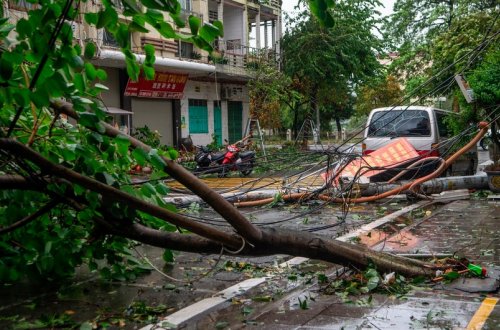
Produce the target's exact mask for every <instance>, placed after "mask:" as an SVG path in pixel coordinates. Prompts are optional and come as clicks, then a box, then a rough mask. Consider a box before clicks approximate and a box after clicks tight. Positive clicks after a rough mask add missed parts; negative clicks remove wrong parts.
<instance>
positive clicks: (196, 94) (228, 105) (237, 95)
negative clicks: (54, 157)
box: [3, 0, 282, 147]
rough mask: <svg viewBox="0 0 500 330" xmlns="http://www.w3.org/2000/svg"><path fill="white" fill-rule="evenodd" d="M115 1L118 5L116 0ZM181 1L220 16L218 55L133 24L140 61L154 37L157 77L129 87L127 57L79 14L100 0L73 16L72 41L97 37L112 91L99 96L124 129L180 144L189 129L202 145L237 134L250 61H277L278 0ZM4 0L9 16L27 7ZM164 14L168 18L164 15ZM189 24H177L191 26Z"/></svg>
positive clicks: (190, 10)
mask: <svg viewBox="0 0 500 330" xmlns="http://www.w3.org/2000/svg"><path fill="white" fill-rule="evenodd" d="M113 2H114V3H115V4H116V5H117V6H118V7H120V4H121V1H119V0H113ZM179 2H180V3H181V7H182V16H183V18H185V19H186V21H187V19H188V17H189V16H190V15H195V16H198V17H200V18H201V19H202V21H203V22H204V23H209V22H213V21H214V20H219V21H221V22H222V23H223V25H224V33H225V35H224V37H223V38H220V39H219V40H217V41H216V43H215V44H214V49H215V52H216V53H217V54H218V55H219V58H217V59H214V58H212V57H211V56H210V55H209V54H208V53H207V52H205V51H203V50H200V49H197V48H196V47H195V46H194V45H193V44H190V43H187V42H184V41H176V40H171V39H165V38H163V37H162V36H161V35H160V34H159V33H158V32H156V31H150V32H148V33H140V32H134V33H132V35H131V44H132V50H133V51H134V53H135V54H136V56H137V58H138V60H139V61H140V60H141V59H142V58H143V56H144V55H143V54H144V51H143V49H144V46H145V45H146V44H151V45H153V46H154V47H155V49H156V63H155V69H156V71H157V74H156V77H155V80H154V81H148V82H144V81H143V82H142V84H140V86H139V87H138V89H137V88H134V87H137V86H136V85H134V83H133V82H129V77H128V75H127V72H126V69H125V58H124V56H123V54H122V53H121V52H120V50H119V47H118V45H117V43H116V41H115V40H114V39H113V37H112V36H111V35H109V34H108V33H107V32H106V31H104V30H103V29H100V30H97V29H96V28H95V27H91V26H88V25H87V24H86V23H85V22H84V19H83V14H84V13H85V12H90V11H92V12H95V11H97V10H98V9H99V6H102V4H101V3H100V2H99V1H87V2H86V3H81V4H80V8H79V10H80V15H79V16H80V19H78V20H76V21H74V22H71V25H72V28H73V32H74V38H75V42H79V43H81V44H82V46H83V45H84V44H85V43H86V42H94V43H95V44H96V45H97V54H96V57H95V58H94V60H93V62H94V65H96V66H97V67H100V68H102V69H104V70H105V71H106V72H107V74H108V79H107V81H106V83H105V85H106V86H107V87H108V88H109V91H107V92H105V93H103V94H102V100H103V102H104V104H105V105H106V107H108V109H109V112H110V114H112V115H113V117H114V120H115V124H116V125H117V126H120V127H121V128H123V129H124V130H127V131H128V132H133V131H134V129H136V128H139V127H143V126H148V127H149V128H150V129H151V130H157V131H158V132H159V133H160V135H161V142H162V143H163V144H167V145H170V146H177V147H179V143H180V140H181V139H182V138H186V137H188V136H190V137H191V139H192V140H193V143H194V144H195V145H205V144H208V143H211V142H212V141H213V139H215V140H216V141H217V143H219V144H222V143H223V141H224V140H228V141H229V142H234V141H237V140H239V139H241V138H242V136H243V134H244V131H245V128H246V123H247V119H248V117H249V98H248V89H247V83H248V81H249V80H250V79H251V76H252V74H251V70H249V67H250V66H251V65H252V61H253V60H255V59H256V58H262V56H265V57H266V58H267V59H269V60H270V61H276V63H278V60H279V55H278V54H279V53H280V45H279V41H280V37H281V26H282V23H281V0H270V1H266V2H265V3H264V1H259V0H179ZM3 6H4V9H5V10H4V12H5V13H7V15H9V17H10V18H11V19H12V20H13V21H15V20H16V19H18V18H19V17H22V16H23V15H24V14H25V12H26V11H27V10H29V9H30V8H31V4H30V3H29V2H27V1H26V0H20V1H16V0H9V1H5V2H4V3H3ZM164 16H165V20H166V21H170V22H171V19H170V17H169V16H168V15H164ZM120 19H121V20H122V21H125V22H126V21H127V20H129V19H130V18H127V17H125V16H122V15H120ZM172 25H173V24H172ZM188 29H189V28H183V29H178V32H180V33H186V34H188V33H189V31H188ZM251 35H253V36H254V38H253V39H252V40H251V38H250V36H251ZM250 44H252V45H253V46H254V47H250ZM214 62H215V63H214Z"/></svg>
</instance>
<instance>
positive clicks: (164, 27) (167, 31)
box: [158, 22, 175, 38]
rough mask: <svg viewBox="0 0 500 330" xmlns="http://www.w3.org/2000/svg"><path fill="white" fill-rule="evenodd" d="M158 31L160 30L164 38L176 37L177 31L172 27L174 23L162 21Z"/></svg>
mask: <svg viewBox="0 0 500 330" xmlns="http://www.w3.org/2000/svg"><path fill="white" fill-rule="evenodd" d="M158 32H160V34H161V35H162V37H164V38H174V37H175V31H174V29H173V28H172V25H170V24H168V23H167V22H161V23H160V28H159V29H158Z"/></svg>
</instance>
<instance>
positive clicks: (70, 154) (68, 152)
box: [61, 148, 76, 162]
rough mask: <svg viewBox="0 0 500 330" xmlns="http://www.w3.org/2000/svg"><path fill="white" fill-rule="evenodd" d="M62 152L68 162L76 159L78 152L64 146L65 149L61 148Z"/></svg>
mask: <svg viewBox="0 0 500 330" xmlns="http://www.w3.org/2000/svg"><path fill="white" fill-rule="evenodd" d="M61 153H62V156H63V159H64V160H65V161H67V162H71V161H74V160H75V159H76V153H75V151H74V150H70V149H67V148H63V149H61Z"/></svg>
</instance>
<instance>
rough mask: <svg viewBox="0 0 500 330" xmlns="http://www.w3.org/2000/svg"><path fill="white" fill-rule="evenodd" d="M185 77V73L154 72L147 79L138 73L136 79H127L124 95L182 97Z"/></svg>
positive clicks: (164, 97) (186, 77) (163, 97)
mask: <svg viewBox="0 0 500 330" xmlns="http://www.w3.org/2000/svg"><path fill="white" fill-rule="evenodd" d="M187 79H188V75H187V74H177V73H167V72H156V73H155V77H154V79H152V80H147V79H146V78H145V77H144V76H143V75H140V76H139V80H137V81H132V80H130V79H129V80H128V83H127V87H126V88H125V93H124V95H125V96H137V97H150V98H162V99H182V97H183V95H184V87H185V86H186V82H187Z"/></svg>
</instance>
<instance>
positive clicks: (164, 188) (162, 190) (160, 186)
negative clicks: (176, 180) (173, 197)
mask: <svg viewBox="0 0 500 330" xmlns="http://www.w3.org/2000/svg"><path fill="white" fill-rule="evenodd" d="M156 191H157V192H158V194H160V195H162V196H166V195H168V194H169V193H170V189H169V188H168V187H167V186H166V185H164V184H163V183H158V184H157V185H156Z"/></svg>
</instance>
